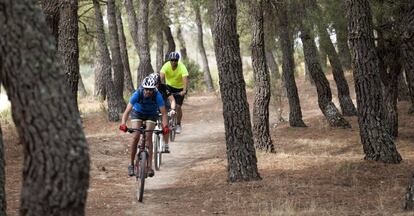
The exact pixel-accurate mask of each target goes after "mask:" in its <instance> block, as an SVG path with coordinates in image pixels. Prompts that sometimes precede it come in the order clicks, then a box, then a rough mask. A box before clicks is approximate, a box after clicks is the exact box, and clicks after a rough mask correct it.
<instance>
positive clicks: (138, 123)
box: [130, 121, 142, 165]
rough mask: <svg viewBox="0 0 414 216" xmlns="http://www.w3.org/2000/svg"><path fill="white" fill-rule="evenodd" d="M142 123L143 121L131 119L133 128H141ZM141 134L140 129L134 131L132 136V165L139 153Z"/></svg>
mask: <svg viewBox="0 0 414 216" xmlns="http://www.w3.org/2000/svg"><path fill="white" fill-rule="evenodd" d="M141 125H142V121H131V127H132V128H140V127H141ZM139 138H140V134H139V132H138V131H135V132H134V133H133V138H132V145H131V163H130V164H131V165H133V164H134V161H135V155H136V154H137V146H138V142H139Z"/></svg>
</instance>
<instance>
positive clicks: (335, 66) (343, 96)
mask: <svg viewBox="0 0 414 216" xmlns="http://www.w3.org/2000/svg"><path fill="white" fill-rule="evenodd" d="M317 11H318V12H319V11H320V10H317ZM322 22H323V20H320V22H318V24H319V26H318V31H319V36H320V40H321V46H322V49H323V50H325V51H326V53H327V54H328V58H329V63H330V64H331V67H332V74H333V77H334V80H335V83H336V88H337V90H338V98H339V105H340V106H341V110H342V114H343V115H344V116H354V115H356V114H357V111H356V108H355V106H354V103H353V102H352V99H351V96H350V94H349V87H348V83H347V81H346V79H345V75H344V71H343V70H342V64H341V61H340V59H339V56H338V54H337V53H336V50H335V47H334V45H333V43H332V41H331V38H330V35H329V33H328V31H327V29H326V26H325V24H324V23H322Z"/></svg>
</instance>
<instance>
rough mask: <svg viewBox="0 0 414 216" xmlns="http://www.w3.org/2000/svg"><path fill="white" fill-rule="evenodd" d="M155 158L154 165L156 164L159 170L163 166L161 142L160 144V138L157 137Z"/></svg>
mask: <svg viewBox="0 0 414 216" xmlns="http://www.w3.org/2000/svg"><path fill="white" fill-rule="evenodd" d="M152 140H153V147H154V148H153V149H154V151H153V154H152V155H153V157H154V164H155V170H157V171H158V170H159V169H160V166H161V142H160V136H159V135H155V134H154V137H153V139H152Z"/></svg>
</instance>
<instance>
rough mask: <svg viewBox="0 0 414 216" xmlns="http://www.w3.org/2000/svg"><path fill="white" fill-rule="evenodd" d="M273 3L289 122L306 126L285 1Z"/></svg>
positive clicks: (297, 125) (292, 124) (291, 124)
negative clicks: (281, 55)
mask: <svg viewBox="0 0 414 216" xmlns="http://www.w3.org/2000/svg"><path fill="white" fill-rule="evenodd" d="M274 4H275V5H276V6H277V11H278V13H277V14H278V19H279V34H280V45H281V47H282V54H283V64H282V73H283V74H282V76H283V81H284V83H285V88H286V90H287V96H288V100H289V108H290V112H289V124H290V126H292V127H306V125H305V123H304V122H303V120H302V111H301V108H300V101H299V95H298V89H297V87H296V82H295V75H294V74H295V73H294V70H295V62H294V61H295V60H294V58H293V46H292V44H293V42H292V38H291V35H290V31H289V22H288V15H287V3H286V0H285V1H283V2H282V3H280V2H279V1H275V2H274Z"/></svg>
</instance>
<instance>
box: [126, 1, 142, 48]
mask: <svg viewBox="0 0 414 216" xmlns="http://www.w3.org/2000/svg"><path fill="white" fill-rule="evenodd" d="M124 5H125V10H126V12H127V17H128V28H129V33H130V34H131V38H132V42H133V44H134V47H135V50H136V51H137V53H139V39H138V21H137V15H136V13H135V8H134V3H133V1H132V0H125V2H124Z"/></svg>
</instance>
